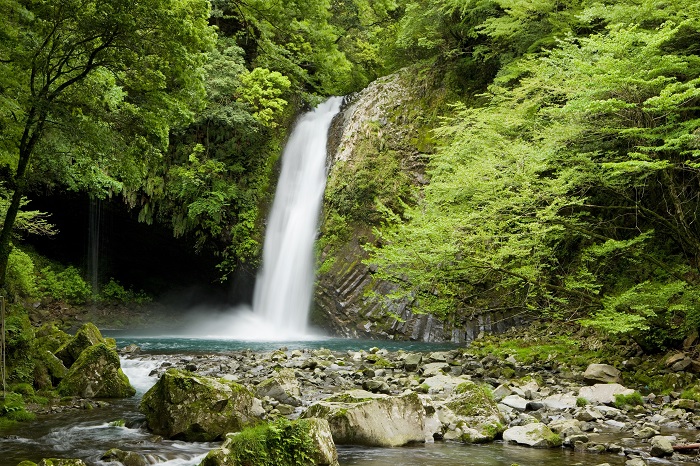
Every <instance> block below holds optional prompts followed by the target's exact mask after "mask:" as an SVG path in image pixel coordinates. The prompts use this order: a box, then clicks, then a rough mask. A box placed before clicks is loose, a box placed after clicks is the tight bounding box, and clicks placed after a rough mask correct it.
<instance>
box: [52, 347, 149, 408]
mask: <svg viewBox="0 0 700 466" xmlns="http://www.w3.org/2000/svg"><path fill="white" fill-rule="evenodd" d="M57 388H58V392H59V393H60V394H61V395H63V396H81V397H83V398H126V397H129V396H134V395H135V394H136V390H135V389H134V387H132V386H131V384H130V383H129V379H128V378H127V376H126V375H125V374H124V372H122V369H121V364H120V362H119V355H118V354H117V352H116V351H115V350H114V349H113V348H109V347H108V346H107V345H106V344H104V343H99V344H97V345H93V346H90V347H89V348H87V349H85V350H84V351H83V352H82V353H80V357H78V359H77V360H76V361H75V362H74V363H73V365H71V367H70V369H69V370H68V372H67V373H66V375H65V377H64V378H63V380H61V382H60V383H59V384H58V387H57Z"/></svg>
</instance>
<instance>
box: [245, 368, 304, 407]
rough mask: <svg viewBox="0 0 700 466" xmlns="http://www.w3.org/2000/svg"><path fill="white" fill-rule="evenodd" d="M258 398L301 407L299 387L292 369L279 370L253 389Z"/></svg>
mask: <svg viewBox="0 0 700 466" xmlns="http://www.w3.org/2000/svg"><path fill="white" fill-rule="evenodd" d="M255 392H256V394H257V395H258V397H260V398H264V397H266V396H269V397H270V398H272V399H274V400H277V401H279V402H280V403H284V404H287V405H291V406H301V385H300V384H299V381H298V380H297V378H296V376H295V375H294V370H293V369H286V368H284V369H280V370H279V371H277V372H275V374H274V375H273V376H272V377H270V378H269V379H266V380H263V381H262V382H260V384H259V385H258V386H257V387H256V388H255Z"/></svg>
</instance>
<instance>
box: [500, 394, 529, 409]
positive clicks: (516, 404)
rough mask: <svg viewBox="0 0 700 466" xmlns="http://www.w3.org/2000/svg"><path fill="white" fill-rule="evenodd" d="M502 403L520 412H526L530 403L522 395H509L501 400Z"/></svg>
mask: <svg viewBox="0 0 700 466" xmlns="http://www.w3.org/2000/svg"><path fill="white" fill-rule="evenodd" d="M501 403H503V404H504V405H506V406H510V407H511V408H513V409H517V410H518V411H525V410H526V409H527V404H528V401H527V400H526V399H525V398H523V397H522V396H520V395H508V396H507V397H505V398H503V399H502V400H501Z"/></svg>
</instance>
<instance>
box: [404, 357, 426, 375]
mask: <svg viewBox="0 0 700 466" xmlns="http://www.w3.org/2000/svg"><path fill="white" fill-rule="evenodd" d="M421 361H423V355H421V354H420V353H409V354H407V355H406V357H405V358H404V361H403V367H404V369H406V370H407V371H409V372H416V371H417V370H418V367H419V366H420V364H421Z"/></svg>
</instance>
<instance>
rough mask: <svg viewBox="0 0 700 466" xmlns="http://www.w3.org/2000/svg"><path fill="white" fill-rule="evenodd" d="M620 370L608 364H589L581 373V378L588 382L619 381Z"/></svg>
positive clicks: (620, 378) (620, 379)
mask: <svg viewBox="0 0 700 466" xmlns="http://www.w3.org/2000/svg"><path fill="white" fill-rule="evenodd" d="M620 374H621V373H620V371H619V370H617V369H615V368H614V367H613V366H610V365H608V364H589V365H588V367H587V368H586V372H584V373H583V380H585V381H586V382H587V383H590V384H596V383H621V382H622V377H621V376H620Z"/></svg>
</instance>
